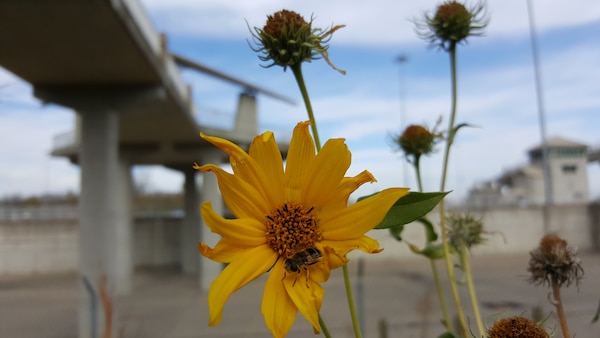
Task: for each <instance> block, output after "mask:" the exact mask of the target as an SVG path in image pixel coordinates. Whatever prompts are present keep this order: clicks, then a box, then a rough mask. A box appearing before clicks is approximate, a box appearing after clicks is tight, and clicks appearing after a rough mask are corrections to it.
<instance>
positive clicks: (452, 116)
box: [440, 43, 468, 337]
mask: <svg viewBox="0 0 600 338" xmlns="http://www.w3.org/2000/svg"><path fill="white" fill-rule="evenodd" d="M448 51H449V54H450V69H451V76H452V108H451V113H450V123H449V126H448V140H447V141H446V149H445V151H444V165H443V167H442V182H441V187H440V191H445V190H446V176H447V173H448V160H449V157H450V148H451V146H452V143H453V141H454V120H455V119H456V99H457V94H456V93H457V81H456V43H453V44H452V45H451V46H450V48H449V50H448ZM440 231H441V232H442V244H443V246H444V258H445V260H446V268H447V271H448V280H449V282H450V288H451V290H452V296H453V298H454V303H455V304H456V311H457V313H458V319H459V321H460V325H461V328H462V334H463V336H465V337H467V333H468V330H467V322H466V320H465V314H464V312H463V309H462V306H461V304H460V296H459V294H458V288H457V286H456V280H455V279H454V265H453V264H452V259H451V257H450V246H449V243H448V233H447V229H446V208H445V202H444V199H442V200H441V201H440Z"/></svg>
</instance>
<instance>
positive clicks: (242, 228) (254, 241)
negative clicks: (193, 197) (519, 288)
mask: <svg viewBox="0 0 600 338" xmlns="http://www.w3.org/2000/svg"><path fill="white" fill-rule="evenodd" d="M200 211H201V213H202V219H203V220H204V223H206V226H208V228H209V229H210V230H211V231H212V232H214V233H217V234H219V235H221V237H223V238H227V239H228V240H229V241H231V243H234V244H235V243H239V245H240V246H259V245H261V244H264V243H265V242H266V237H265V232H266V228H265V225H264V223H261V222H259V221H258V220H255V219H253V218H238V219H225V218H223V216H221V215H219V214H218V213H216V212H215V211H214V210H213V208H212V204H211V202H210V201H209V202H204V203H202V206H201V207H200Z"/></svg>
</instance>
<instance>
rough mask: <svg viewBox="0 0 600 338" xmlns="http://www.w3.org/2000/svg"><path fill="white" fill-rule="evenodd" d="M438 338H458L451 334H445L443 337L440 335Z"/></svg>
mask: <svg viewBox="0 0 600 338" xmlns="http://www.w3.org/2000/svg"><path fill="white" fill-rule="evenodd" d="M438 338H456V336H455V335H454V334H452V333H451V332H444V333H442V334H441V335H439V336H438Z"/></svg>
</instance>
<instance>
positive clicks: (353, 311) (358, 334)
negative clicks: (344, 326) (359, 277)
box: [342, 264, 362, 338]
mask: <svg viewBox="0 0 600 338" xmlns="http://www.w3.org/2000/svg"><path fill="white" fill-rule="evenodd" d="M342 270H343V271H344V285H345V286H346V298H348V307H349V308H350V316H351V318H352V327H353V328H354V336H355V337H356V338H362V332H361V331H360V323H359V321H358V316H357V315H356V306H355V305H354V296H353V295H352V285H350V273H349V272H348V264H344V265H343V266H342Z"/></svg>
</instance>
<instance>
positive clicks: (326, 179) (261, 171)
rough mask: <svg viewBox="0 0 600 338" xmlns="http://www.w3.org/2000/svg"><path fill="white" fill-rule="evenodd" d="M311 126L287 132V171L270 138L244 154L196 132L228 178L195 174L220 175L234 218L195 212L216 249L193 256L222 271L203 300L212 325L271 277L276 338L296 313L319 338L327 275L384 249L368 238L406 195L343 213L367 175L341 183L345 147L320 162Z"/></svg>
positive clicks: (332, 143)
mask: <svg viewBox="0 0 600 338" xmlns="http://www.w3.org/2000/svg"><path fill="white" fill-rule="evenodd" d="M309 125H310V122H301V123H299V124H298V125H297V126H296V128H295V129H294V132H293V136H292V140H291V143H290V147H289V152H288V156H287V162H286V165H285V168H284V165H283V159H282V156H281V152H280V150H279V147H278V146H277V143H276V142H275V138H274V136H273V133H272V132H266V133H264V134H262V135H259V136H257V137H255V139H254V141H253V142H252V144H251V145H250V149H249V151H248V152H246V151H244V150H242V149H241V148H240V147H238V146H237V145H235V144H233V143H232V142H230V141H228V140H225V139H222V138H218V137H212V136H206V135H204V134H202V138H204V139H205V140H206V141H208V142H210V143H212V144H213V145H215V146H217V147H218V148H219V149H221V150H223V151H224V152H226V153H228V154H229V156H230V163H231V167H232V169H233V173H228V172H226V171H225V170H223V169H222V168H220V167H219V166H217V165H215V164H205V165H202V166H200V165H197V164H195V165H194V167H195V168H196V169H197V170H199V171H202V172H212V173H214V174H215V175H216V176H217V180H218V183H219V189H220V190H221V194H222V196H223V200H224V201H225V203H226V204H227V206H228V208H229V209H230V210H231V212H232V213H233V214H234V215H235V217H236V218H235V219H225V218H223V217H222V216H221V215H219V214H217V213H216V212H215V211H214V210H213V208H212V206H211V203H210V202H206V203H204V204H203V205H202V206H201V213H202V217H203V219H204V222H205V224H206V225H207V226H208V227H209V228H210V229H211V230H212V231H213V232H215V233H217V234H219V235H221V237H222V238H221V240H220V241H219V242H218V243H217V244H216V245H215V246H214V247H213V248H211V247H209V246H208V245H206V244H204V243H200V244H199V250H200V253H201V254H202V255H203V256H205V257H207V258H209V259H211V260H214V261H217V262H221V263H227V264H228V265H227V267H226V268H225V269H224V270H223V271H222V272H221V274H220V275H219V276H218V277H217V278H216V279H215V280H214V282H213V284H212V285H211V287H210V290H209V293H208V306H209V312H210V323H209V324H210V325H211V326H212V325H217V324H218V323H219V322H220V321H221V318H222V312H223V307H224V305H225V302H226V301H227V299H228V298H229V297H230V296H231V294H232V293H233V292H235V291H236V290H238V289H240V288H241V287H243V286H244V285H246V284H248V283H250V282H251V281H253V280H254V279H256V278H257V277H259V276H261V275H263V274H265V273H269V276H268V278H267V281H266V284H265V288H264V293H263V300H262V313H263V316H264V319H265V324H266V326H267V327H268V328H269V330H270V331H271V333H272V334H273V336H275V337H283V336H285V335H286V334H287V332H288V331H289V329H290V328H291V326H292V325H293V323H294V320H295V318H296V315H297V313H298V311H299V312H300V313H301V314H302V315H303V316H304V317H305V318H306V319H307V320H308V322H309V323H310V324H311V325H312V326H313V328H314V330H315V332H319V331H320V325H319V311H320V309H321V303H322V301H323V296H324V293H325V290H324V288H323V287H322V286H321V283H323V282H325V281H327V279H328V278H329V274H330V271H331V270H332V269H335V268H338V267H340V266H342V265H343V264H345V263H346V262H347V258H346V254H347V253H348V252H350V251H352V250H355V249H359V250H362V251H365V252H367V253H377V252H379V251H381V249H380V248H379V243H378V242H377V241H376V240H374V239H372V238H370V237H368V236H365V233H366V232H367V231H369V230H371V229H373V228H374V227H375V226H376V225H377V224H378V223H379V222H381V220H382V219H383V218H384V217H385V215H386V213H387V211H388V210H389V209H390V207H391V206H392V205H393V204H394V203H395V202H396V201H397V200H398V199H399V198H400V197H402V196H404V195H406V194H407V193H408V189H406V188H390V189H386V190H384V191H382V192H380V193H379V194H376V195H375V196H373V197H370V198H367V199H364V200H361V201H360V202H357V203H355V204H352V205H350V206H348V198H349V196H350V194H351V193H352V192H354V191H355V190H356V189H358V187H360V186H361V185H362V184H364V183H367V182H374V181H375V178H374V177H373V176H372V175H371V174H370V173H369V172H368V171H363V172H361V173H360V174H358V175H357V176H354V177H345V176H344V175H345V173H346V171H347V170H348V168H349V167H350V162H351V154H350V151H349V150H348V147H347V146H346V144H345V143H344V140H343V139H331V140H329V141H327V142H326V143H325V145H324V146H323V148H322V149H321V151H319V152H318V154H317V153H316V151H315V143H314V140H313V138H312V137H311V135H310V133H309V131H308V128H309Z"/></svg>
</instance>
